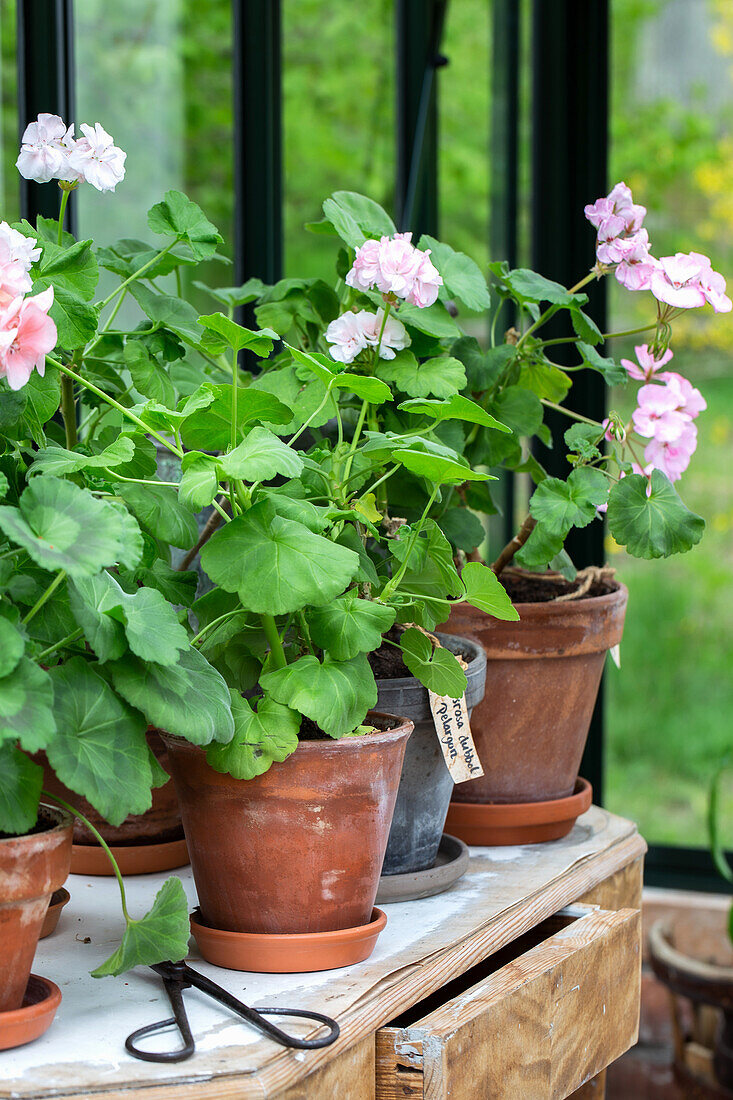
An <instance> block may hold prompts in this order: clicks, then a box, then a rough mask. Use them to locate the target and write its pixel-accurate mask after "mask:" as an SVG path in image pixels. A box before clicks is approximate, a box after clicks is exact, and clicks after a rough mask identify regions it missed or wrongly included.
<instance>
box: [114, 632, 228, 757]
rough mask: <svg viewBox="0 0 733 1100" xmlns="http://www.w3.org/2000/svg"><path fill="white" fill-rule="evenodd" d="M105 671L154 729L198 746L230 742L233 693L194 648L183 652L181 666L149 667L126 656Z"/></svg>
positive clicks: (154, 665)
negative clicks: (107, 671)
mask: <svg viewBox="0 0 733 1100" xmlns="http://www.w3.org/2000/svg"><path fill="white" fill-rule="evenodd" d="M107 668H108V669H109V673H110V676H111V677H112V682H113V684H114V686H115V688H116V689H117V691H118V692H119V693H120V695H122V696H123V698H125V699H127V701H128V703H130V704H131V705H132V706H133V707H137V708H138V710H141V711H142V713H143V714H144V715H145V717H146V718H147V720H148V722H149V723H150V725H151V726H157V727H158V728H159V729H164V730H167V731H168V733H171V734H173V735H174V736H176V737H185V738H186V740H187V741H191V742H192V743H193V744H194V745H208V744H209V743H210V742H211V741H229V740H231V737H232V735H233V733H234V722H233V720H232V713H231V699H230V696H229V689H228V687H227V685H226V682H225V680H224V678H223V677H222V676H221V675H220V674H219V673H218V672H217V671H216V669H215V668H212V666H211V665H210V664H209V662H208V661H207V660H206V658H205V657H202V655H201V654H200V653H198V652H197V650H196V649H194V648H193V647H192V646H191V647H189V648H188V649H186V650H184V651H183V653H181V656H180V658H179V660H178V664H177V665H156V664H153V663H152V662H150V663H147V664H146V663H145V662H144V661H141V660H140V659H139V658H137V657H132V656H128V657H125V658H124V659H123V660H121V661H114V662H111V663H110V664H109V665H107Z"/></svg>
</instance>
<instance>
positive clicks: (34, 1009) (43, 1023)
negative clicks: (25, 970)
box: [0, 974, 61, 1050]
mask: <svg viewBox="0 0 733 1100" xmlns="http://www.w3.org/2000/svg"><path fill="white" fill-rule="evenodd" d="M60 1004H61V990H60V989H59V987H58V986H57V985H55V983H54V982H52V981H50V980H49V979H48V978H42V977H41V976H40V974H31V976H30V977H29V979H28V985H27V986H26V990H25V996H24V998H23V1004H22V1005H21V1007H20V1008H15V1009H12V1010H11V1011H10V1012H0V1050H12V1048H13V1047H22V1046H23V1044H24V1043H31V1042H32V1041H33V1040H34V1039H37V1038H38V1036H39V1035H43V1033H44V1031H47V1030H48V1029H49V1027H50V1026H51V1021H52V1020H53V1018H54V1016H55V1015H56V1009H57V1008H58V1007H59V1005H60Z"/></svg>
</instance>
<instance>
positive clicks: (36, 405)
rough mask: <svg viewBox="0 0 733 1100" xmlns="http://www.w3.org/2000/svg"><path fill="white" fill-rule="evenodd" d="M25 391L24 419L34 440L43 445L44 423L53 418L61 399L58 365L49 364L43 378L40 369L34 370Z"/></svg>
mask: <svg viewBox="0 0 733 1100" xmlns="http://www.w3.org/2000/svg"><path fill="white" fill-rule="evenodd" d="M23 393H24V395H25V398H26V407H25V411H24V413H23V421H24V423H25V424H26V425H27V426H28V428H29V430H30V432H31V435H32V436H33V439H34V441H35V442H36V443H38V444H39V445H42V444H44V443H45V439H44V437H43V434H42V428H43V425H44V424H45V423H46V421H47V420H50V419H51V417H52V416H53V414H54V413H55V412H56V410H57V409H58V407H59V402H60V401H61V387H60V386H59V371H58V370H57V369H56V367H52V366H50V365H47V366H46V373H45V374H44V376H43V378H41V376H40V374H39V373H38V371H33V374H32V375H31V376H30V378H29V379H28V381H27V382H26V384H25V386H24V387H23Z"/></svg>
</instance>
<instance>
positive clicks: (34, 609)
mask: <svg viewBox="0 0 733 1100" xmlns="http://www.w3.org/2000/svg"><path fill="white" fill-rule="evenodd" d="M65 579H66V573H65V572H64V570H63V569H62V570H61V572H60V573H58V574H57V575H56V576H55V577H54V579H53V580H52V581H51V583H50V584H49V586H48V588H47V589H46V591H45V592H42V593H41V595H40V596H39V597H38V599H37V600H36V602H35V603H34V604H33V607H32V608H31V609H30V611H29V612H28V614H27V615H26V617H25V618H24V619H23V625H25V624H26V623H29V622H30V621H31V619H32V618H33V616H34V615H35V614H36V612H38V611H40V610H41V608H42V607H43V605H44V604H45V602H46V600H48V599H49V598H50V597H51V596H53V594H54V592H55V591H56V589H57V588H58V586H59V585H60V584H61V583H62V581H64V580H65Z"/></svg>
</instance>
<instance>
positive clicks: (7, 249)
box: [0, 222, 41, 307]
mask: <svg viewBox="0 0 733 1100" xmlns="http://www.w3.org/2000/svg"><path fill="white" fill-rule="evenodd" d="M35 244H36V241H35V238H34V237H24V236H23V234H22V233H19V232H18V230H17V229H13V228H12V227H11V226H9V225H8V223H7V222H0V307H1V306H5V305H8V303H9V302H11V301H12V300H13V298H17V297H18V296H20V295H23V294H26V293H27V292H28V291H29V290H30V289H31V279H30V276H29V274H28V272H29V271H30V269H31V266H32V264H34V263H35V262H36V260H37V259H38V258H39V257H40V255H41V249H40V248H36V247H35Z"/></svg>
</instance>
